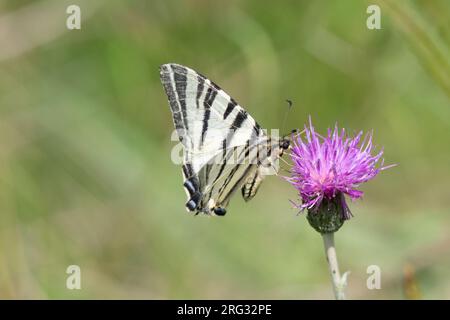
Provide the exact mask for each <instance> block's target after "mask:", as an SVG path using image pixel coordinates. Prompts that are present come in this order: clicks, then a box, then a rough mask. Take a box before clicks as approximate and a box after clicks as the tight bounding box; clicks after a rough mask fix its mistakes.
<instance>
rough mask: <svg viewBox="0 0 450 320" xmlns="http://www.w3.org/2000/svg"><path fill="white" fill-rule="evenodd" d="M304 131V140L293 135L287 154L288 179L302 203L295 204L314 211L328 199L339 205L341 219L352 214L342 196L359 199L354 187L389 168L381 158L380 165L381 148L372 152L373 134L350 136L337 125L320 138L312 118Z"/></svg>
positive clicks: (347, 217) (359, 196) (360, 192)
mask: <svg viewBox="0 0 450 320" xmlns="http://www.w3.org/2000/svg"><path fill="white" fill-rule="evenodd" d="M304 134H305V138H304V139H302V138H301V136H300V135H297V136H296V137H294V139H293V143H292V149H291V153H290V154H291V158H292V161H293V166H292V171H291V177H289V178H287V179H288V181H289V182H290V183H291V184H292V185H293V186H294V187H295V188H296V189H297V190H298V192H299V194H300V197H301V199H302V203H301V204H295V203H294V205H296V207H298V208H300V209H302V210H304V209H307V210H308V211H310V212H314V211H315V210H316V211H317V210H318V209H319V207H320V206H321V204H322V202H324V201H326V200H330V201H334V203H335V204H336V205H337V206H338V207H340V208H338V209H339V211H340V212H341V214H342V218H343V219H344V220H346V219H350V217H351V216H352V214H351V212H350V209H349V207H348V206H347V203H346V201H345V197H344V195H348V196H349V197H350V198H351V199H352V200H353V199H358V198H361V197H362V195H363V192H362V191H360V190H358V189H357V187H358V186H359V185H360V184H361V183H363V182H366V181H368V180H370V179H373V178H374V177H375V176H376V175H377V174H378V173H379V172H380V171H381V170H384V169H387V168H389V167H391V166H388V167H383V160H381V164H379V161H380V159H381V156H382V155H383V151H382V150H381V151H380V152H378V154H376V155H372V154H371V152H372V149H373V145H372V133H370V134H366V135H365V137H364V139H362V137H363V132H362V131H361V132H359V133H358V134H357V135H356V136H355V137H353V138H352V137H349V136H348V135H347V134H346V132H345V130H344V129H342V130H339V129H338V127H337V125H336V126H335V128H334V130H331V129H328V133H327V136H326V137H322V136H320V135H319V134H317V133H316V132H315V130H314V127H313V125H312V122H311V118H310V119H309V127H307V126H305V130H304ZM361 140H362V141H361ZM378 164H379V165H378ZM330 201H326V202H330Z"/></svg>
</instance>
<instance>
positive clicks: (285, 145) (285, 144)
mask: <svg viewBox="0 0 450 320" xmlns="http://www.w3.org/2000/svg"><path fill="white" fill-rule="evenodd" d="M290 144H291V142H290V141H289V140H288V139H283V140H282V141H281V143H280V147H281V148H282V149H284V150H286V149H288V148H289V145H290Z"/></svg>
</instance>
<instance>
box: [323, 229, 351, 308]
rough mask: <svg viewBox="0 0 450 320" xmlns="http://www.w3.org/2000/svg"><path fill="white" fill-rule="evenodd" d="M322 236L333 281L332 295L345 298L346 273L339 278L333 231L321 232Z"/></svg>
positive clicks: (341, 298)
mask: <svg viewBox="0 0 450 320" xmlns="http://www.w3.org/2000/svg"><path fill="white" fill-rule="evenodd" d="M322 237H323V244H324V246H325V254H326V257H327V262H328V266H329V269H330V274H331V280H332V283H333V290H334V296H335V297H336V300H345V294H344V288H345V285H346V274H344V276H343V277H342V278H341V274H340V273H339V265H338V260H337V255H336V248H335V247H334V233H322Z"/></svg>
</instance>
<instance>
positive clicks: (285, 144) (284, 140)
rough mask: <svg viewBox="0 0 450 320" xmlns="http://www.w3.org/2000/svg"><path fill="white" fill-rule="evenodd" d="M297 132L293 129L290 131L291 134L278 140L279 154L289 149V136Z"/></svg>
mask: <svg viewBox="0 0 450 320" xmlns="http://www.w3.org/2000/svg"><path fill="white" fill-rule="evenodd" d="M296 132H297V130H296V129H294V130H292V131H291V133H289V134H287V135H285V136H284V137H283V138H282V139H281V140H280V149H281V154H283V151H284V150H287V149H289V148H290V147H291V135H292V134H293V133H296Z"/></svg>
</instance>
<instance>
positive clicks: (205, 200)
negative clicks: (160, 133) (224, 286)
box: [160, 64, 271, 214]
mask: <svg viewBox="0 0 450 320" xmlns="http://www.w3.org/2000/svg"><path fill="white" fill-rule="evenodd" d="M160 76H161V82H162V84H163V86H164V89H165V91H166V94H167V96H168V98H169V105H170V108H171V111H172V115H173V121H174V125H175V128H176V130H177V133H178V137H179V139H180V141H181V143H182V144H183V146H184V151H185V152H184V164H183V168H182V169H183V177H184V187H185V189H186V191H187V194H188V201H187V203H186V207H187V209H188V210H189V211H196V212H204V213H207V214H210V213H216V214H221V213H224V212H225V210H224V207H225V206H226V205H227V204H228V202H229V200H230V197H231V196H232V194H233V193H234V192H235V191H236V190H237V189H238V188H240V187H242V186H243V185H247V182H248V180H249V179H250V177H251V179H253V177H255V175H256V174H257V172H258V162H257V161H256V160H255V159H256V157H257V156H259V154H260V152H262V151H263V150H262V149H264V148H266V146H267V142H268V138H267V136H266V135H265V133H264V132H263V131H262V130H261V128H260V126H259V125H258V124H257V123H256V121H255V120H254V119H253V118H252V117H251V116H250V115H249V114H248V113H247V112H246V111H245V110H244V109H243V108H242V107H241V106H239V105H238V104H237V103H236V101H234V99H233V98H231V97H230V96H229V95H228V94H227V93H225V92H224V91H223V90H222V89H221V88H220V87H219V86H217V85H216V84H215V83H213V82H212V81H210V80H209V79H207V78H206V77H204V76H202V75H201V74H199V73H197V72H195V71H194V70H192V69H189V68H187V67H185V66H181V65H178V64H164V65H162V66H161V68H160ZM270 147H271V146H269V148H270ZM258 181H259V178H258ZM251 182H252V181H250V183H251ZM254 185H255V186H256V187H257V185H256V184H254ZM258 185H259V182H258ZM247 189H248V188H247ZM255 190H256V189H255ZM255 192H256V191H255ZM251 193H252V196H253V195H254V192H253V190H251ZM243 195H244V198H245V199H249V198H251V197H252V196H248V197H246V195H250V193H248V194H247V191H246V193H245V194H244V189H243Z"/></svg>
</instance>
